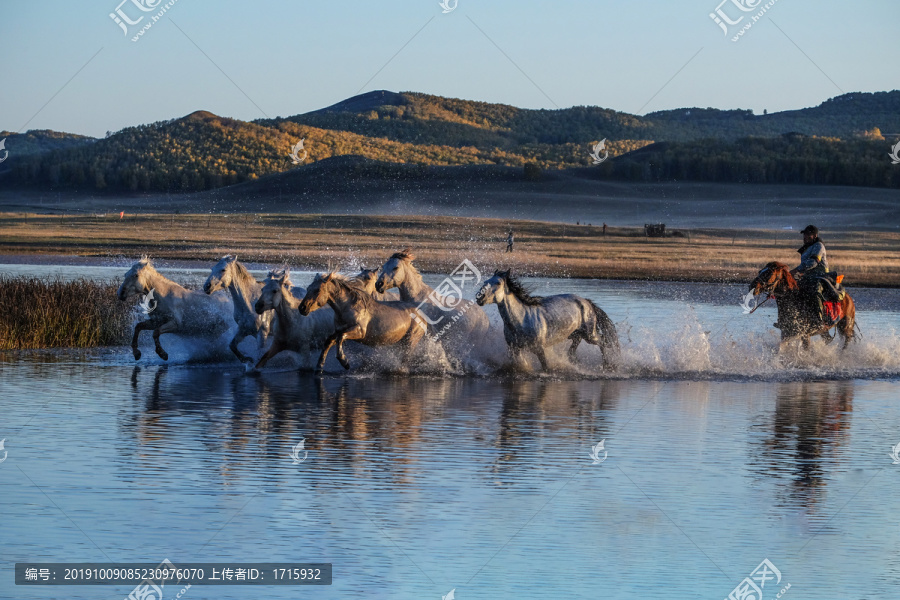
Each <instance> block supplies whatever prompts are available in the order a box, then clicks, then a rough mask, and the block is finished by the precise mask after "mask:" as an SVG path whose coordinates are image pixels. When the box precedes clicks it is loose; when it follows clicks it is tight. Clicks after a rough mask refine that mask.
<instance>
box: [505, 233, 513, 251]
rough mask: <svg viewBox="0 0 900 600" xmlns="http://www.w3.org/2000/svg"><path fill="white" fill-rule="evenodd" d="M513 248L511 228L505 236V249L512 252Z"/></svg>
mask: <svg viewBox="0 0 900 600" xmlns="http://www.w3.org/2000/svg"><path fill="white" fill-rule="evenodd" d="M512 250H513V232H512V229H510V230H509V234H508V235H507V236H506V251H507V252H512Z"/></svg>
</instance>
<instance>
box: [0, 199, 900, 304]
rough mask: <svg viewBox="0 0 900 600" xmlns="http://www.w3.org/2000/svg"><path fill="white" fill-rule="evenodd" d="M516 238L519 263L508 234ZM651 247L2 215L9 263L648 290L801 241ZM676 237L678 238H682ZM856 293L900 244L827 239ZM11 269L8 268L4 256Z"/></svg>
mask: <svg viewBox="0 0 900 600" xmlns="http://www.w3.org/2000/svg"><path fill="white" fill-rule="evenodd" d="M510 228H512V230H513V231H514V232H515V240H516V241H515V245H514V249H513V250H514V251H513V252H512V253H506V252H505V251H504V250H505V248H506V233H507V231H508V230H509V229H510ZM667 233H668V234H669V235H667V237H664V238H648V237H647V236H646V235H645V233H644V231H643V228H636V227H608V228H607V231H606V235H604V234H603V228H602V227H600V226H598V225H597V224H594V225H593V226H587V225H575V224H563V223H547V222H539V221H516V220H501V219H486V218H456V217H439V216H408V217H398V216H346V215H341V216H328V215H291V214H219V215H208V214H207V215H193V214H141V215H135V216H131V215H128V214H126V215H125V217H124V218H120V215H119V214H118V213H116V214H111V213H107V214H80V215H65V216H61V215H44V214H40V215H36V214H25V213H0V255H28V256H35V257H38V256H40V255H45V256H47V257H48V258H49V257H50V256H51V255H55V256H59V255H65V256H73V255H74V256H81V257H96V258H98V259H116V258H118V259H133V258H135V257H138V256H140V255H141V254H149V255H150V256H151V257H153V258H157V259H167V260H197V261H207V262H212V261H214V260H215V259H217V258H218V257H221V256H222V255H224V254H237V255H238V257H239V258H240V259H241V260H242V261H247V262H251V261H252V262H259V263H265V264H270V265H278V264H281V263H289V264H292V265H295V266H302V267H305V268H309V269H310V270H325V269H327V268H330V267H333V268H336V269H340V268H344V267H348V266H351V265H353V266H365V267H368V268H376V267H379V266H381V264H383V263H384V261H385V260H386V259H387V257H388V256H390V254H391V253H393V252H395V251H396V250H399V249H401V248H404V247H410V248H412V250H413V252H414V253H415V254H416V256H417V259H416V264H417V266H418V267H419V269H420V270H422V271H428V272H435V273H445V272H446V273H448V272H450V271H451V270H452V269H453V268H455V267H456V266H457V265H458V264H459V263H460V262H461V261H462V260H463V259H465V258H468V259H469V260H471V261H472V262H473V263H475V264H476V265H478V266H479V267H484V268H486V269H488V270H490V269H494V268H502V269H507V268H511V269H513V271H514V272H518V273H520V274H522V275H531V276H544V277H579V278H601V279H625V280H649V281H713V282H745V281H749V279H751V278H752V277H753V276H754V275H755V274H756V272H757V271H758V270H759V269H760V268H761V267H762V266H763V265H765V263H767V262H769V261H771V260H779V261H782V262H786V263H788V264H791V265H794V264H796V262H797V259H798V255H797V252H796V249H797V248H798V247H799V246H800V243H801V239H800V235H799V233H798V232H797V231H796V230H764V229H713V228H694V229H677V230H675V231H668V232H667ZM672 234H674V235H672ZM822 237H823V240H824V241H825V242H826V245H827V247H828V253H829V254H828V256H829V261H830V263H831V266H832V269H833V270H837V271H839V272H841V273H844V274H845V275H846V279H845V281H846V283H847V284H848V285H849V286H870V287H900V233H893V232H877V231H840V232H834V233H829V232H827V231H826V232H823V234H822ZM0 260H2V257H0Z"/></svg>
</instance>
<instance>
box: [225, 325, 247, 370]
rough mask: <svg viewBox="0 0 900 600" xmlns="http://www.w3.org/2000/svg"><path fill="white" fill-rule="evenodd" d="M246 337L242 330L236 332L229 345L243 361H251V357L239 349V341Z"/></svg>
mask: <svg viewBox="0 0 900 600" xmlns="http://www.w3.org/2000/svg"><path fill="white" fill-rule="evenodd" d="M242 339H244V334H243V333H242V332H240V331H238V332H237V334H235V336H234V338H232V340H231V343H230V344H228V347H229V348H231V351H232V352H233V353H234V355H235V356H237V358H238V360H239V361H241V362H242V363H243V362H246V363H248V362H251V360H250V357H249V356H247V355H245V354H243V353H242V352H241V351H240V350H238V342H239V341H241V340H242Z"/></svg>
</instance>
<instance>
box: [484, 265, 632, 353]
mask: <svg viewBox="0 0 900 600" xmlns="http://www.w3.org/2000/svg"><path fill="white" fill-rule="evenodd" d="M476 298H477V302H478V304H480V305H481V306H484V305H485V304H491V303H494V304H496V305H497V308H498V309H499V310H500V317H501V318H502V319H503V336H504V337H505V338H506V344H507V345H508V346H509V350H510V353H511V354H512V355H513V358H514V359H515V360H517V361H519V362H521V358H522V356H521V355H522V351H523V350H530V351H531V352H533V353H534V354H536V355H537V357H538V360H540V361H541V367H542V368H543V369H544V370H545V371H546V370H547V355H546V350H547V348H549V347H550V346H555V345H556V344H560V343H562V342H564V341H566V340H571V341H572V345H571V346H570V347H569V360H571V361H572V362H574V361H575V350H576V349H577V348H578V344H580V343H581V341H582V340H584V341H585V342H587V343H589V344H593V345H595V346H599V347H600V348H601V350H602V351H603V366H604V367H605V368H608V369H609V368H614V367H615V363H616V361H617V360H618V356H619V336H618V334H617V333H616V328H615V325H613V322H612V321H611V320H610V318H609V317H608V316H607V314H606V313H605V312H603V310H602V309H601V308H600V307H599V306H597V305H596V304H594V303H593V302H591V301H590V300H587V299H585V298H582V297H581V296H576V295H575V294H561V295H558V296H547V297H545V298H541V297H536V296H532V295H531V294H529V293H528V290H526V289H525V288H524V287H523V286H522V284H521V283H520V282H519V281H518V280H517V279H516V278H515V277H513V276H512V275H511V274H510V272H509V271H505V272H503V271H496V272H495V273H494V276H493V277H491V278H490V279H488V280H487V281H485V282H484V285H483V286H482V287H481V289H480V290H479V291H478V295H477V296H476Z"/></svg>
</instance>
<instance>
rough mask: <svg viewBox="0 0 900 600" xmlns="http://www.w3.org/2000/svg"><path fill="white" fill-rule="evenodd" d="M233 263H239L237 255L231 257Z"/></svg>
mask: <svg viewBox="0 0 900 600" xmlns="http://www.w3.org/2000/svg"><path fill="white" fill-rule="evenodd" d="M231 262H237V254H235V255H234V256H232V257H231Z"/></svg>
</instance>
